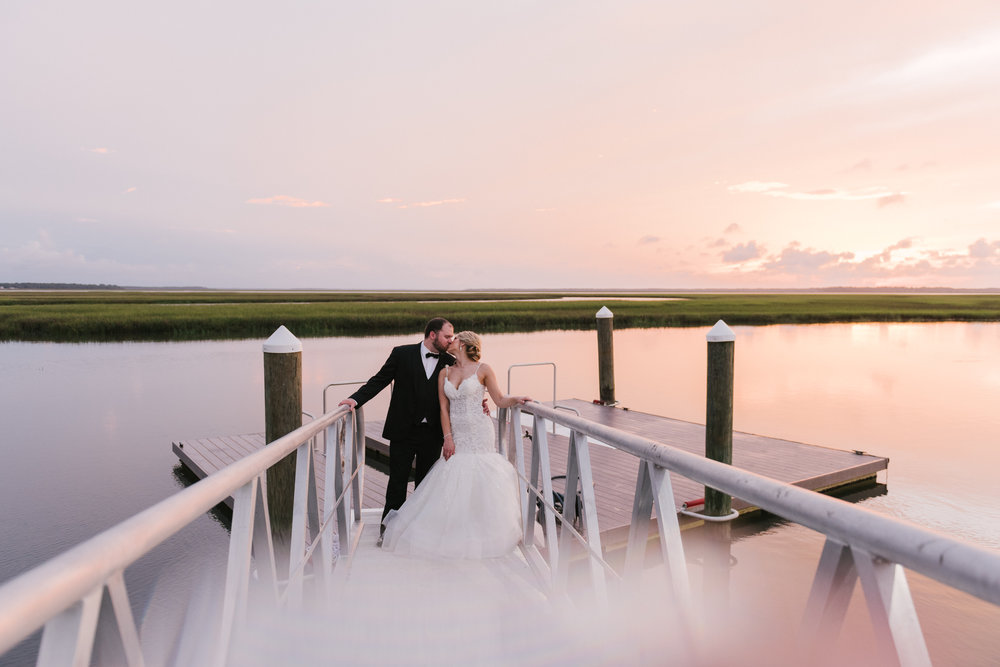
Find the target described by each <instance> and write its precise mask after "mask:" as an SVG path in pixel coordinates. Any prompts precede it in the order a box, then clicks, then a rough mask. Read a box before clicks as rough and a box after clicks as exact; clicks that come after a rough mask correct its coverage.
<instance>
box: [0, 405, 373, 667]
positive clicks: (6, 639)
mask: <svg viewBox="0 0 1000 667" xmlns="http://www.w3.org/2000/svg"><path fill="white" fill-rule="evenodd" d="M352 417H353V418H352ZM321 433H322V434H323V443H324V445H325V449H326V459H327V462H328V463H327V468H326V471H327V474H326V475H325V480H324V483H325V499H324V503H323V508H322V510H323V511H322V515H321V514H320V508H319V503H318V499H317V486H316V475H315V474H314V470H315V467H314V462H315V459H314V445H315V444H316V442H317V436H319V435H320V434H321ZM292 452H296V453H297V460H296V483H295V498H294V503H293V517H292V526H291V544H290V551H289V559H288V563H287V564H288V573H287V576H286V573H284V572H282V573H278V572H277V570H276V567H275V562H276V561H275V557H274V548H273V545H272V544H271V531H270V525H269V520H268V513H267V493H266V489H265V484H266V481H265V479H266V477H265V475H266V471H267V469H268V468H270V467H271V466H273V465H274V464H275V463H277V462H278V461H280V460H281V459H283V458H285V457H286V456H288V455H289V454H291V453H292ZM341 461H342V462H343V464H342V465H338V464H337V462H341ZM363 470H364V419H363V416H362V412H361V410H360V409H359V410H356V411H354V412H352V411H351V410H349V409H348V408H338V409H337V410H335V411H333V412H330V413H328V414H324V415H323V416H322V417H320V418H319V419H317V420H314V421H311V422H309V423H307V424H305V425H303V426H302V427H301V428H298V429H296V430H295V431H293V432H292V433H289V434H288V435H285V436H283V437H281V438H279V439H277V440H275V441H274V442H272V443H270V444H268V445H267V446H266V447H264V448H263V449H262V450H261V451H259V452H255V453H254V454H251V455H249V456H247V457H245V458H243V459H241V460H239V461H237V462H235V463H233V464H231V465H229V466H227V467H225V468H223V469H221V470H219V471H218V472H216V473H214V474H212V475H209V476H208V477H206V478H204V479H202V480H200V481H198V482H196V483H195V484H192V485H191V486H190V487H188V488H186V489H183V490H182V491H179V492H178V493H176V494H175V495H173V496H171V497H169V498H167V499H166V500H163V501H161V502H159V503H157V504H156V505H154V506H152V507H150V508H149V509H147V510H145V511H143V512H140V513H139V514H137V515H135V516H133V517H132V518H130V519H128V520H126V521H124V522H122V523H120V524H118V525H117V526H115V527H113V528H111V529H109V530H107V531H105V532H103V533H101V534H99V535H97V536H95V537H93V538H91V539H89V540H87V541H86V542H84V543H82V544H80V545H78V546H76V547H74V548H72V549H70V550H69V551H66V552H65V553H63V554H61V555H59V556H57V557H55V558H53V559H52V560H49V561H48V562H46V563H44V564H42V565H40V566H39V567H37V568H35V569H33V570H31V571H29V572H27V573H25V574H23V575H21V576H19V577H17V578H15V579H13V580H11V581H8V582H6V583H5V584H3V586H0V654H3V653H4V652H6V651H8V650H9V649H10V648H12V647H13V646H14V645H15V644H17V643H18V642H20V641H22V640H23V639H25V638H27V637H28V636H30V635H31V634H32V633H33V632H35V631H36V630H37V629H38V628H40V627H43V626H44V631H43V633H42V641H41V646H40V648H39V655H38V664H40V665H63V664H73V665H86V664H89V661H90V655H91V651H92V649H93V645H94V639H95V636H96V634H97V632H98V631H99V630H100V631H102V632H110V631H111V630H109V626H114V625H117V628H118V634H119V637H120V640H121V643H122V645H123V647H124V652H125V656H126V660H127V662H128V664H129V665H142V664H143V655H142V648H141V644H140V639H139V633H138V631H137V629H136V624H135V620H134V618H133V617H132V612H131V608H130V605H129V600H128V594H127V591H126V589H125V583H124V578H123V572H124V571H125V569H126V568H127V567H128V566H129V565H131V564H132V563H134V562H135V561H136V560H138V559H139V558H141V557H142V556H143V555H145V554H146V553H148V552H149V551H150V550H151V549H153V548H154V547H155V546H157V545H158V544H160V543H161V542H163V541H164V540H166V539H167V538H169V537H170V536H171V535H174V534H175V533H177V532H178V531H180V530H181V529H182V528H184V527H185V526H187V525H188V524H189V523H191V522H192V521H194V520H195V519H197V518H198V517H200V516H202V515H203V514H204V513H205V512H207V511H209V510H210V509H211V508H212V507H214V506H215V505H217V504H219V503H220V502H222V501H224V500H225V499H226V498H227V497H229V496H233V499H234V504H233V522H232V532H231V536H230V543H229V562H228V569H227V573H226V586H225V593H224V597H223V603H222V613H221V616H220V621H219V622H220V627H219V634H218V637H219V641H218V643H217V645H216V652H215V655H214V656H212V657H211V660H210V661H211V662H212V663H214V664H220V665H221V664H224V663H225V661H226V656H227V653H228V650H229V640H230V638H231V637H232V633H233V631H234V629H235V628H237V627H238V626H239V623H240V622H241V620H242V618H243V616H244V615H245V611H246V610H245V602H246V600H247V594H248V590H249V586H250V580H251V576H252V574H253V573H252V572H251V553H252V554H253V564H254V565H255V570H256V575H257V576H258V577H259V578H260V579H261V580H262V583H263V588H264V589H265V590H269V591H270V593H269V596H270V597H272V598H273V600H274V601H275V602H276V603H278V604H285V605H294V604H296V603H298V602H300V601H301V600H302V592H303V586H302V581H303V577H304V575H305V573H306V570H307V568H311V570H310V575H311V576H312V577H313V578H314V579H316V580H317V581H318V582H319V584H320V587H318V590H319V591H321V592H322V591H328V590H329V587H330V585H331V580H332V576H331V574H332V572H333V568H334V557H335V554H336V553H338V551H341V550H344V549H345V547H347V548H348V550H349V551H348V553H353V549H354V548H356V545H357V542H358V539H359V537H360V533H361V531H360V526H361V509H360V508H361V497H362V496H361V494H362V490H363V489H362V485H363V472H362V471H363ZM337 471H339V472H340V473H341V474H331V473H334V472H337ZM334 522H336V524H337V529H336V533H335V532H334V529H333V524H334ZM307 536H308V537H310V538H311V541H310V542H309V543H307ZM345 555H346V554H345ZM279 575H280V576H279ZM105 589H107V591H108V593H109V597H110V599H111V603H112V609H113V614H114V620H115V621H116V623H110V622H109V621H110V619H101V618H99V616H100V613H99V612H100V607H101V599H102V597H103V594H104V590H105Z"/></svg>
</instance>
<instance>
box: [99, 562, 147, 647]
mask: <svg viewBox="0 0 1000 667" xmlns="http://www.w3.org/2000/svg"><path fill="white" fill-rule="evenodd" d="M108 596H109V597H110V598H111V608H112V609H113V610H114V612H115V621H116V622H117V624H118V636H119V637H120V639H121V641H122V649H123V650H124V651H125V660H126V664H128V665H129V667H141V665H143V664H144V663H143V658H142V644H141V643H140V642H139V631H138V630H137V629H136V627H135V617H134V616H133V615H132V605H130V604H129V602H128V591H126V590H125V577H124V576H123V575H122V572H121V570H119V571H118V572H116V573H115V574H113V575H111V577H110V578H109V579H108Z"/></svg>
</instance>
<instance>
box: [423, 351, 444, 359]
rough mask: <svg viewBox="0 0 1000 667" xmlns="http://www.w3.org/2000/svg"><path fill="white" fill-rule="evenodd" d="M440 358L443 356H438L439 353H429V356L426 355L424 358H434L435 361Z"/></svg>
mask: <svg viewBox="0 0 1000 667" xmlns="http://www.w3.org/2000/svg"><path fill="white" fill-rule="evenodd" d="M440 356H441V355H440V354H438V353H437V352H428V353H427V354H425V355H424V357H425V358H426V357H434V358H435V359H437V358H438V357H440Z"/></svg>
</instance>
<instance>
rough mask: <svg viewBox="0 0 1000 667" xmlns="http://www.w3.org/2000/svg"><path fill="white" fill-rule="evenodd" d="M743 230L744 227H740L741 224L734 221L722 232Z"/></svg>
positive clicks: (737, 232)
mask: <svg viewBox="0 0 1000 667" xmlns="http://www.w3.org/2000/svg"><path fill="white" fill-rule="evenodd" d="M742 231H743V230H742V229H741V228H740V226H739V225H737V224H736V223H735V222H734V223H733V224H731V225H729V226H728V227H726V228H725V229H724V230H722V233H723V234H739V233H740V232H742Z"/></svg>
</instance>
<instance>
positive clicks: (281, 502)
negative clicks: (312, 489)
mask: <svg viewBox="0 0 1000 667" xmlns="http://www.w3.org/2000/svg"><path fill="white" fill-rule="evenodd" d="M300 426H302V343H301V342H300V341H299V339H298V338H296V337H295V336H293V335H292V332H291V331H289V330H288V329H286V328H285V326H284V325H282V326H280V327H278V329H277V330H276V331H275V332H274V333H273V334H271V337H270V338H268V339H267V341H265V343H264V428H265V442H267V443H271V442H274V441H275V440H277V439H278V438H280V437H282V436H283V435H287V434H288V433H291V432H292V431H294V430H295V429H297V428H298V427H300ZM294 497H295V452H292V453H291V454H289V455H288V456H286V457H285V458H284V459H282V460H281V461H279V462H278V463H276V464H274V466H272V467H271V468H270V469H269V470H268V471H267V506H268V515H269V517H270V519H271V531H272V534H273V538H274V543H275V550H276V552H277V553H276V555H277V556H278V558H279V561H280V560H281V559H282V556H284V557H285V558H287V554H282V552H283V551H285V550H286V549H287V545H288V543H289V538H290V537H291V530H292V506H293V503H294Z"/></svg>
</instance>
